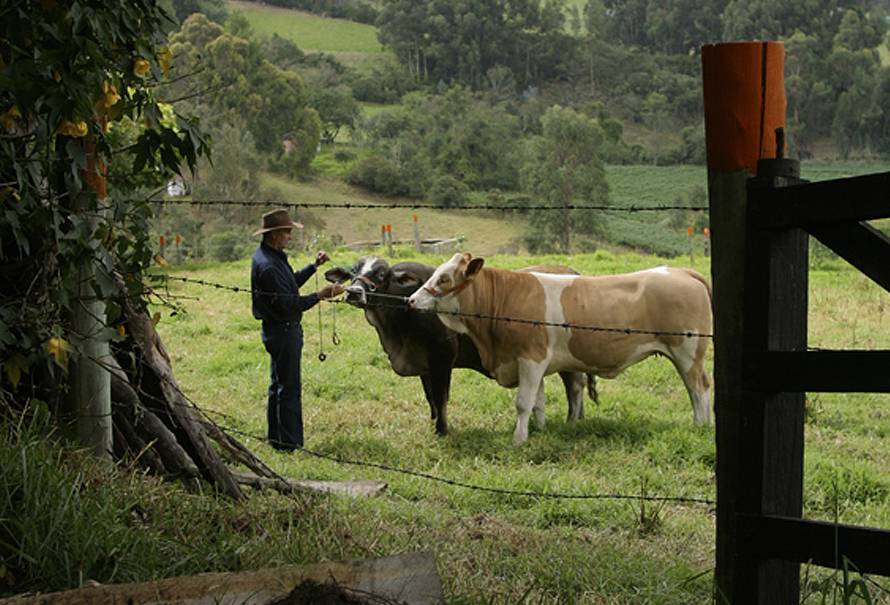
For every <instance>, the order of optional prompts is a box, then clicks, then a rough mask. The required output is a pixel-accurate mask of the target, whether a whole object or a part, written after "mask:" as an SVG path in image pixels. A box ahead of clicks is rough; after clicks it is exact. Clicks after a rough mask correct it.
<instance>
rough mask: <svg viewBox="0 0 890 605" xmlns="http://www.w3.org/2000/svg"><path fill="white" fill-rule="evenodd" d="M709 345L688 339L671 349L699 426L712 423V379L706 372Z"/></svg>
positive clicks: (693, 415)
mask: <svg viewBox="0 0 890 605" xmlns="http://www.w3.org/2000/svg"><path fill="white" fill-rule="evenodd" d="M706 351H707V343H706V342H701V339H693V338H687V339H685V342H684V343H683V344H682V345H680V346H677V347H672V348H671V361H673V362H674V367H676V368H677V372H678V373H679V374H680V377H681V378H682V379H683V384H685V385H686V391H687V392H688V393H689V399H690V401H691V402H692V419H693V421H694V422H695V424H697V425H704V424H710V423H711V378H710V376H708V372H707V371H706V370H705V352H706Z"/></svg>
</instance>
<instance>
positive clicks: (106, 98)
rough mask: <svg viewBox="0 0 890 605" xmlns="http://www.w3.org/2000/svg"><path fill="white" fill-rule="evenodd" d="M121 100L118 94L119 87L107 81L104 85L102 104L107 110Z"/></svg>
mask: <svg viewBox="0 0 890 605" xmlns="http://www.w3.org/2000/svg"><path fill="white" fill-rule="evenodd" d="M120 100H121V96H120V95H119V94H117V87H115V85H114V84H112V83H111V82H109V81H108V80H105V81H104V82H103V83H102V104H103V105H105V107H106V109H107V108H109V107H111V106H112V105H114V104H115V103H117V102H118V101H120Z"/></svg>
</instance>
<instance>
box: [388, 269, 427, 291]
mask: <svg viewBox="0 0 890 605" xmlns="http://www.w3.org/2000/svg"><path fill="white" fill-rule="evenodd" d="M392 276H393V279H395V281H396V283H397V284H399V285H400V286H409V287H410V286H413V287H415V288H416V287H418V286H420V280H419V279H418V278H417V276H416V275H415V274H414V273H411V272H410V271H393V272H392Z"/></svg>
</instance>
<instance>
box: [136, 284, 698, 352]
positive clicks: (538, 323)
mask: <svg viewBox="0 0 890 605" xmlns="http://www.w3.org/2000/svg"><path fill="white" fill-rule="evenodd" d="M149 277H158V278H161V279H170V280H174V281H181V282H183V283H192V284H198V285H202V286H207V287H211V288H216V289H219V290H228V291H231V292H239V293H250V294H258V295H260V296H280V297H286V296H298V295H296V294H290V295H288V294H278V293H275V292H264V291H262V290H252V289H251V288H246V287H240V286H227V285H225V284H219V283H215V282H210V281H207V280H203V279H193V278H189V277H182V276H179V275H159V274H153V275H150V276H149ZM366 294H367V295H368V296H378V297H387V298H400V299H402V300H405V297H395V296H394V295H387V294H378V293H376V292H367V293H366ZM325 302H327V303H330V304H348V303H346V302H345V301H340V300H328V301H325ZM405 310H406V311H411V312H414V313H433V314H438V315H452V316H455V317H466V318H471V319H486V320H490V321H503V322H506V323H518V324H525V325H531V326H535V327H551V328H563V329H566V330H569V329H571V330H584V331H589V332H610V333H615V334H627V335H630V334H646V335H651V336H681V337H685V338H714V335H713V334H710V333H706V332H695V331H692V330H689V331H669V330H645V329H641V328H631V327H615V326H595V325H585V324H574V323H571V322H552V321H545V320H540V319H524V318H520V317H508V316H502V315H487V314H484V313H462V312H460V311H442V310H435V309H416V308H413V307H407V306H406V307H405Z"/></svg>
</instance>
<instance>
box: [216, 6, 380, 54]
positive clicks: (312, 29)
mask: <svg viewBox="0 0 890 605" xmlns="http://www.w3.org/2000/svg"><path fill="white" fill-rule="evenodd" d="M226 6H227V7H228V8H229V10H230V11H232V12H237V13H241V14H242V15H244V17H246V18H247V20H248V22H249V23H250V25H251V27H252V28H253V30H254V32H256V33H257V34H258V35H260V36H271V35H273V34H277V35H279V36H281V37H282V38H287V39H289V40H292V41H293V42H295V43H296V44H297V46H299V47H300V48H301V49H302V50H304V51H308V52H325V53H330V54H332V55H334V56H335V57H336V58H337V60H339V61H340V62H342V63H344V64H346V65H362V64H366V63H367V62H369V61H373V60H374V58H375V57H377V56H379V55H381V54H383V53H384V52H386V51H384V49H383V46H381V44H380V42H378V41H377V30H376V29H375V28H374V27H373V26H371V25H363V24H361V23H355V22H353V21H347V20H345V19H330V18H327V17H321V16H319V15H315V14H312V13H308V12H304V11H297V10H293V9H287V8H279V7H275V6H267V5H265V4H262V3H258V2H245V1H243V0H228V1H227V3H226Z"/></svg>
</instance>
